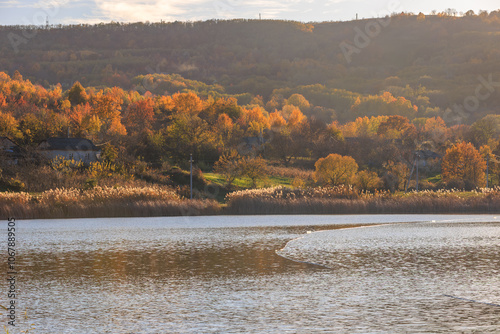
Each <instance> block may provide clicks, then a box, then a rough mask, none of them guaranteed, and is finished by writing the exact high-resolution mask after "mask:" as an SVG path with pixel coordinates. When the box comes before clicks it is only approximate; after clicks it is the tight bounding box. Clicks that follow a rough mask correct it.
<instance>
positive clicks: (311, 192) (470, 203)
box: [225, 186, 500, 214]
mask: <svg viewBox="0 0 500 334" xmlns="http://www.w3.org/2000/svg"><path fill="white" fill-rule="evenodd" d="M226 200H227V207H226V208H225V213H226V214H368V213H371V214H377V213H385V214H389V213H493V212H500V188H494V189H482V190H479V191H475V192H472V193H469V194H468V196H463V193H461V192H459V191H456V190H451V191H450V190H446V191H445V190H439V191H434V192H433V191H422V192H419V193H416V192H412V193H408V194H404V195H392V194H390V193H388V192H376V193H359V192H357V191H356V190H355V189H353V188H352V187H343V186H341V187H333V188H306V189H289V188H284V187H276V188H268V189H261V190H246V191H238V192H234V193H231V194H229V195H228V196H227V198H226Z"/></svg>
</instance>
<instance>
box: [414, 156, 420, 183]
mask: <svg viewBox="0 0 500 334" xmlns="http://www.w3.org/2000/svg"><path fill="white" fill-rule="evenodd" d="M416 155H417V156H416V158H415V159H416V160H417V192H418V159H419V158H420V155H419V153H416Z"/></svg>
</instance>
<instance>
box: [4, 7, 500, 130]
mask: <svg viewBox="0 0 500 334" xmlns="http://www.w3.org/2000/svg"><path fill="white" fill-rule="evenodd" d="M499 38H500V13H499V12H498V11H497V12H492V13H489V14H488V13H484V12H483V13H481V14H479V15H474V14H472V13H468V14H467V15H466V16H464V17H455V16H449V15H445V14H440V15H433V16H427V17H426V16H424V15H410V14H404V13H402V14H398V15H393V16H392V17H390V18H389V17H387V18H384V19H379V20H377V19H372V20H358V21H351V22H323V23H308V24H304V23H299V22H289V21H272V20H231V21H220V20H213V21H205V22H174V23H164V22H162V23H148V22H146V23H134V24H120V23H110V24H98V25H75V26H51V27H43V28H39V27H21V26H18V27H12V26H4V27H0V70H3V71H6V72H7V73H9V74H10V75H12V74H13V73H14V71H15V70H19V71H20V72H21V73H22V74H23V76H24V77H25V78H27V79H29V80H30V81H32V82H33V83H37V84H41V85H43V86H44V87H46V88H49V85H55V84H58V83H60V84H61V85H62V89H63V90H66V89H69V88H70V87H71V86H72V85H73V83H74V82H75V81H80V82H81V83H82V84H83V85H84V86H109V87H112V86H119V87H121V88H123V89H126V90H130V89H134V90H138V91H139V92H141V93H144V92H146V91H150V92H151V93H153V94H173V93H176V92H177V91H182V90H184V89H192V88H195V89H196V91H197V93H201V94H202V95H205V96H207V95H209V94H212V95H214V94H217V95H218V96H224V95H226V94H229V95H236V97H237V98H238V101H239V102H240V103H241V104H248V103H250V101H251V99H252V98H253V97H256V96H259V98H261V100H262V102H263V103H264V104H268V103H271V104H272V103H276V101H278V102H277V103H279V100H280V99H281V100H282V99H286V98H288V97H289V96H290V95H291V94H293V93H299V94H302V95H303V96H304V97H305V98H306V99H307V100H308V101H309V102H310V103H311V104H312V105H313V106H314V107H317V108H316V109H315V110H314V113H316V114H317V116H318V117H319V118H321V119H324V120H327V121H331V120H339V121H340V122H347V121H352V120H354V119H355V118H356V117H357V116H363V115H367V116H371V115H378V114H380V113H382V114H384V112H383V111H380V110H377V108H375V107H373V106H370V107H369V106H363V101H361V102H362V103H361V105H360V106H359V107H357V109H356V110H357V111H356V113H353V111H352V105H353V104H354V103H355V102H356V100H357V99H358V97H359V96H360V95H362V96H370V95H372V96H375V95H380V94H382V93H383V92H390V93H391V94H392V95H393V96H395V97H396V98H397V97H400V96H401V97H404V98H405V99H408V100H410V101H411V102H412V104H413V105H414V106H416V107H417V108H418V112H419V116H422V117H427V116H429V117H434V116H440V117H442V118H443V119H445V121H447V123H448V124H451V123H459V122H465V123H469V124H471V123H472V122H474V121H476V120H478V119H479V118H481V117H483V116H485V115H486V114H491V113H495V112H496V108H497V105H498V104H499V102H500V97H499V94H497V93H496V92H495V94H490V96H488V98H485V99H481V100H480V101H479V102H480V103H479V104H477V103H476V102H477V101H476V100H466V98H467V97H469V96H472V97H474V95H475V92H476V88H477V86H478V85H480V84H483V81H486V82H488V81H489V82H490V83H491V82H493V83H496V82H498V81H500V68H499V67H498V64H497V62H498V59H499V58H500V43H498V41H499ZM157 74H163V75H171V74H179V75H181V76H182V77H183V78H186V79H189V80H196V81H199V82H200V83H198V84H196V85H197V86H196V87H193V86H192V85H190V83H188V82H186V81H185V80H184V79H182V80H180V81H181V82H176V79H175V78H174V79H173V80H172V77H170V78H169V79H167V80H164V79H162V78H157V79H156V78H153V79H151V78H148V79H145V78H146V77H144V76H147V75H149V76H151V75H156V76H157ZM148 80H149V81H148ZM151 80H153V81H151ZM481 80H482V81H481ZM157 81H159V82H157ZM201 83H204V84H201ZM497 86H498V84H497ZM497 86H495V88H497ZM490 88H491V86H490V87H485V88H483V90H484V91H487V89H490ZM483 95H484V92H483ZM467 103H469V104H468V105H467ZM464 106H465V107H467V108H464ZM365 107H366V108H368V109H370V110H368V111H367V110H364V108H365ZM447 109H448V111H447ZM464 109H465V111H464ZM408 113H409V111H407V114H405V116H409V117H410V118H411V117H412V115H411V114H408ZM457 114H458V115H459V117H457Z"/></svg>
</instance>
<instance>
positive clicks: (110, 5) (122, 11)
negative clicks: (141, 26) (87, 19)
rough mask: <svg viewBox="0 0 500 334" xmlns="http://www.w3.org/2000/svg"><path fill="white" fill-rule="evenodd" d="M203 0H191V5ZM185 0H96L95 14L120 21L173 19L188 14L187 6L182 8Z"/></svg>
mask: <svg viewBox="0 0 500 334" xmlns="http://www.w3.org/2000/svg"><path fill="white" fill-rule="evenodd" d="M202 2H204V1H191V2H190V4H191V5H192V6H195V5H197V4H198V5H199V4H201V3H202ZM185 4H186V1H180V0H151V1H141V0H129V1H124V0H121V1H111V0H96V6H97V8H96V15H98V16H103V17H107V18H109V19H110V20H115V21H122V22H135V21H152V22H155V21H160V20H175V19H177V18H179V17H180V16H183V15H189V12H188V8H183V6H184V5H185Z"/></svg>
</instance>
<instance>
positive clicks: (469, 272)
mask: <svg viewBox="0 0 500 334" xmlns="http://www.w3.org/2000/svg"><path fill="white" fill-rule="evenodd" d="M16 224H17V228H18V230H17V231H18V232H17V238H18V246H17V253H18V255H17V266H18V269H19V271H20V274H19V275H18V280H17V289H18V292H19V299H18V315H21V314H20V313H21V310H22V311H23V312H22V313H23V314H22V316H23V319H20V324H19V326H18V328H16V329H15V330H14V331H12V330H11V333H20V330H23V329H26V328H27V325H28V324H34V327H35V331H34V333H85V334H87V333H498V332H500V306H497V304H500V275H499V271H500V216H499V217H495V216H487V215H467V216H462V215H456V216H452V215H371V216H370V215H362V216H360V215H358V216H356V215H354V216H350V215H346V216H311V215H305V216H233V217H231V216H229V217H228V216H224V217H174V218H172V217H170V218H140V219H138V218H130V219H128V218H120V219H73V220H32V221H17V223H16ZM361 225H370V226H368V227H359V226H361ZM3 286H4V288H3V289H4V291H7V287H6V284H4V285H3ZM1 296H2V298H1V299H0V301H1V303H2V305H5V303H6V298H7V297H6V293H1ZM25 310H26V314H27V317H28V319H27V320H26V319H24V311H25ZM3 324H6V321H5V322H4V323H3ZM3 324H2V325H3ZM16 330H17V332H16Z"/></svg>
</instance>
